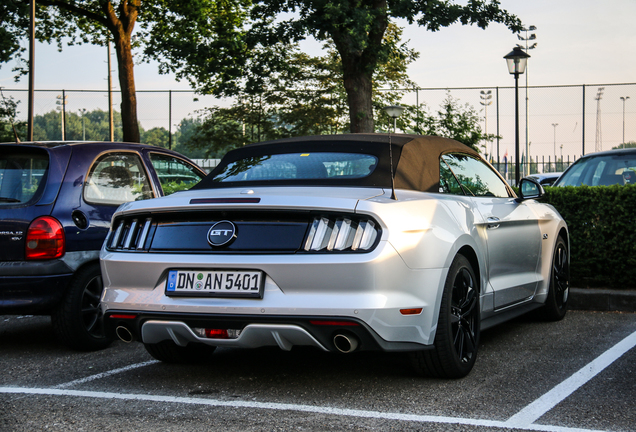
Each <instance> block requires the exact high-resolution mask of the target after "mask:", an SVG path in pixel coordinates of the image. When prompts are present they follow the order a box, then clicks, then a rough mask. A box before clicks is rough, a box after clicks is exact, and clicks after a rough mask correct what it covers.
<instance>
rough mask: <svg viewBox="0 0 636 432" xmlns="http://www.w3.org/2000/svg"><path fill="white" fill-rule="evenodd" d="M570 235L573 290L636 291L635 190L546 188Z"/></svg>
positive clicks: (608, 187)
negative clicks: (611, 289) (634, 289)
mask: <svg viewBox="0 0 636 432" xmlns="http://www.w3.org/2000/svg"><path fill="white" fill-rule="evenodd" d="M543 202H545V203H548V204H552V205H553V206H554V207H555V208H556V209H557V210H558V211H559V213H561V216H563V218H564V219H565V221H566V222H567V224H568V228H569V230H570V248H571V267H570V270H571V280H572V286H574V287H581V288H585V287H605V288H624V289H627V288H634V287H636V185H628V186H618V185H614V186H594V187H588V186H579V187H558V188H552V187H549V188H546V196H545V198H544V199H543Z"/></svg>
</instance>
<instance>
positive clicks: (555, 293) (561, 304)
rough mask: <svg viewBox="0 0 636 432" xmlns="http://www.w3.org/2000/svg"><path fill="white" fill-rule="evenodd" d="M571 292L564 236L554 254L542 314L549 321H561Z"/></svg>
mask: <svg viewBox="0 0 636 432" xmlns="http://www.w3.org/2000/svg"><path fill="white" fill-rule="evenodd" d="M569 294H570V257H569V251H568V246H567V243H566V242H565V240H564V239H563V237H560V236H559V238H558V239H557V242H556V245H555V246H554V254H553V256H552V269H551V271H550V288H549V289H548V297H547V298H546V301H545V305H544V306H543V307H542V308H541V309H539V313H540V316H541V317H542V318H544V319H546V320H548V321H559V320H561V319H563V317H565V314H566V312H567V310H568V296H569Z"/></svg>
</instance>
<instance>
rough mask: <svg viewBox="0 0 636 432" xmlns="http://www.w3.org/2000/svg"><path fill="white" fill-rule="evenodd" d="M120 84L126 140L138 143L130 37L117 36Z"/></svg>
mask: <svg viewBox="0 0 636 432" xmlns="http://www.w3.org/2000/svg"><path fill="white" fill-rule="evenodd" d="M115 52H116V53H117V69H118V72H119V86H120V87H121V123H122V131H123V135H124V141H126V142H136V143H138V142H139V141H140V139H141V137H140V135H139V123H138V121H137V93H136V91H135V73H134V63H133V57H132V51H131V46H130V37H128V38H126V37H115Z"/></svg>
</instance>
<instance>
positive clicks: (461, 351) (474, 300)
mask: <svg viewBox="0 0 636 432" xmlns="http://www.w3.org/2000/svg"><path fill="white" fill-rule="evenodd" d="M478 305H479V296H478V294H477V289H476V286H475V278H474V276H473V275H472V274H471V272H470V271H468V268H466V267H463V268H461V269H460V270H459V272H458V274H457V275H456V277H455V282H454V283H453V295H452V301H451V334H452V336H453V345H454V346H455V353H456V354H457V357H458V358H459V361H460V362H461V363H462V364H468V363H470V361H471V360H472V358H473V357H474V356H475V355H476V353H477V341H476V332H477V328H478V327H479V322H478V321H479V307H478Z"/></svg>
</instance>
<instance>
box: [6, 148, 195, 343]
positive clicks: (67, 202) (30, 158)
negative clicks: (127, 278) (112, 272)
mask: <svg viewBox="0 0 636 432" xmlns="http://www.w3.org/2000/svg"><path fill="white" fill-rule="evenodd" d="M204 176H205V172H204V171H203V170H201V169H200V168H199V167H198V166H196V165H195V164H194V163H193V162H192V161H190V160H188V159H187V158H185V157H184V156H182V155H180V154H178V153H176V152H173V151H170V150H166V149H162V148H159V147H154V146H149V145H142V144H127V143H112V142H90V143H89V142H82V143H79V142H28V143H19V144H15V143H11V144H9V143H5V144H0V315H8V314H12V315H14V314H21V315H22V314H28V315H51V318H52V323H53V328H54V330H55V333H56V335H57V336H58V337H59V339H60V340H61V341H62V342H63V343H65V344H66V345H68V346H70V347H72V348H75V349H80V350H96V349H102V348H105V347H106V346H108V344H109V343H110V342H111V339H110V338H108V337H106V336H105V334H104V331H103V327H102V320H101V308H100V297H101V294H102V286H103V285H102V278H101V272H100V264H99V250H100V248H101V246H102V243H103V241H104V238H105V237H106V234H107V233H108V230H109V226H110V221H111V217H112V215H113V213H114V212H115V210H116V209H117V207H118V206H119V205H120V204H122V203H124V202H129V201H138V200H143V199H147V198H153V197H159V196H163V195H168V194H170V193H172V192H174V191H177V190H181V189H189V188H190V187H191V186H193V185H195V184H196V183H198V182H199V180H200V179H201V178H203V177H204Z"/></svg>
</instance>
